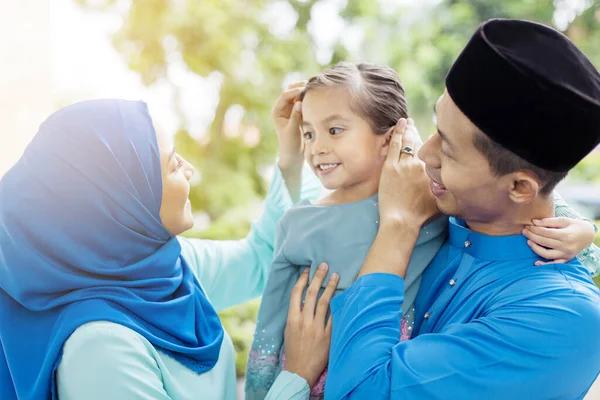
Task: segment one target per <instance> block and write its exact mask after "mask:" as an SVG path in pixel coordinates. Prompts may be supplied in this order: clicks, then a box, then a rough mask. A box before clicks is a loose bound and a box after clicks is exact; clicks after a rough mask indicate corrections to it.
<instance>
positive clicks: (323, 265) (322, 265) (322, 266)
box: [319, 263, 327, 270]
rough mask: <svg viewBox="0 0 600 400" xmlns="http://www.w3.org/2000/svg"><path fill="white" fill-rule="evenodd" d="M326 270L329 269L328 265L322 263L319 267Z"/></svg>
mask: <svg viewBox="0 0 600 400" xmlns="http://www.w3.org/2000/svg"><path fill="white" fill-rule="evenodd" d="M325 268H327V264H325V263H322V264H321V265H319V269H320V270H324V269H325Z"/></svg>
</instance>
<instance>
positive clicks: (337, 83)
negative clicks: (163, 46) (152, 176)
mask: <svg viewBox="0 0 600 400" xmlns="http://www.w3.org/2000/svg"><path fill="white" fill-rule="evenodd" d="M283 96H284V97H285V98H287V99H289V103H288V104H287V108H285V107H280V112H282V113H283V114H284V115H283V118H284V119H285V112H291V113H292V115H291V116H290V121H291V122H294V121H296V120H299V119H300V112H301V115H302V122H301V125H302V129H301V132H302V138H303V145H304V159H305V161H306V162H307V163H308V165H309V166H310V167H311V169H312V171H313V172H314V173H315V174H316V175H317V177H318V178H319V180H320V181H321V184H322V185H323V186H324V187H325V188H326V189H328V190H329V191H330V192H329V193H328V194H327V195H325V196H324V197H322V198H321V199H320V200H318V201H316V202H310V201H308V200H303V201H300V202H299V203H298V204H296V206H295V207H293V208H292V209H291V210H289V211H288V212H287V213H286V215H285V216H284V217H283V218H282V219H281V221H280V222H279V224H278V229H277V231H276V236H275V251H274V256H275V258H274V261H273V267H272V269H271V273H270V276H269V280H268V282H267V287H266V289H265V292H264V295H263V301H262V304H261V306H260V311H259V314H258V321H257V329H256V333H255V337H254V342H253V345H252V351H251V353H250V356H249V361H248V369H247V381H246V396H247V398H248V399H257V398H263V397H264V396H265V394H266V393H267V392H268V391H269V389H271V387H272V385H273V382H274V379H275V377H276V376H277V373H278V372H279V371H280V370H281V369H282V368H283V369H285V355H284V352H283V350H284V343H283V339H284V329H285V326H286V315H287V314H286V310H287V308H288V304H289V298H290V292H291V289H292V286H293V285H294V283H295V282H296V280H297V278H298V275H299V274H300V272H301V269H302V268H304V266H307V265H308V266H310V276H311V277H312V276H313V275H314V273H315V271H317V268H318V266H319V263H321V262H327V264H328V265H329V270H328V274H329V275H332V274H337V275H339V283H338V287H337V293H339V292H341V291H343V290H345V289H346V288H348V287H349V286H350V285H351V284H352V282H353V281H354V280H355V279H356V276H357V274H358V272H359V270H360V268H361V266H362V264H363V261H364V259H365V257H366V255H367V253H368V251H369V249H370V247H371V244H372V243H373V240H374V238H375V235H376V233H377V229H378V222H379V214H378V207H377V188H378V186H379V177H380V174H381V169H382V166H383V163H384V160H385V156H386V154H387V146H388V143H389V140H390V136H391V132H392V130H393V127H394V126H395V124H396V122H397V121H398V120H399V119H400V118H407V107H406V98H405V95H404V90H403V88H402V85H401V83H400V80H399V78H398V76H397V74H396V73H395V72H394V70H393V69H391V68H389V67H382V66H377V65H372V64H366V63H357V64H353V63H340V64H338V65H336V66H335V67H333V68H332V69H329V70H326V71H324V72H323V73H322V74H321V75H319V76H317V77H314V78H312V79H311V80H309V81H308V83H307V84H306V86H303V85H299V86H297V87H293V88H291V89H290V90H288V91H287V92H285V93H284V95H283ZM296 100H298V101H297V102H296V103H295V105H294V110H293V111H292V110H291V107H290V105H291V104H293V103H294V102H295V101H296ZM276 111H277V109H276ZM288 115H289V114H288ZM294 134H297V128H295V129H294V127H293V126H292V127H291V128H290V130H289V133H288V135H289V136H290V137H285V135H280V154H281V160H280V166H282V164H283V165H288V164H293V163H294V161H290V160H296V163H297V160H298V158H299V157H298V156H297V155H298V154H299V150H298V149H299V148H300V145H299V142H298V141H294V139H293V138H292V137H291V136H293V135H294ZM282 168H283V167H282ZM297 170H299V168H297ZM292 176H293V174H292ZM296 179H297V177H296ZM289 185H290V186H291V187H293V186H294V185H295V183H294V182H290V183H289ZM296 186H297V184H296ZM291 192H294V191H293V190H291ZM556 213H557V215H569V216H571V215H572V211H570V210H569V209H566V208H565V207H564V206H557V208H556ZM555 222H556V221H548V224H553V223H555ZM447 223H448V222H447V218H446V217H444V216H440V217H438V218H437V219H435V220H433V221H431V222H430V223H428V224H427V225H425V226H424V227H423V229H422V230H421V234H420V236H419V239H418V241H417V245H416V248H415V250H414V252H413V255H412V258H411V261H410V265H409V268H408V272H407V275H406V278H405V302H404V304H403V305H402V307H403V313H404V314H403V318H402V321H401V323H402V337H401V339H402V340H406V339H409V338H410V336H411V331H412V324H413V318H414V308H413V303H414V299H415V296H416V294H417V292H418V289H419V283H420V280H421V275H422V272H423V270H424V269H425V268H426V267H427V265H428V264H429V262H430V261H431V260H432V258H433V257H434V256H435V254H436V253H437V251H438V249H439V248H440V246H441V245H442V244H443V242H444V240H445V238H446V229H447ZM532 229H534V228H532ZM564 229H565V230H566V229H569V230H571V231H573V232H576V234H575V235H574V236H573V237H572V239H569V240H568V242H569V243H568V244H572V245H573V246H574V247H575V248H577V252H575V253H570V252H568V251H564V252H562V253H561V254H562V255H561V257H559V258H560V259H570V258H572V257H574V256H575V255H576V254H577V253H578V252H579V251H580V250H582V249H584V248H585V247H586V246H588V245H589V244H590V243H591V241H592V240H593V235H594V229H593V225H592V224H590V223H589V222H588V221H584V220H581V219H579V220H577V219H571V220H569V224H568V227H567V228H564ZM559 231H560V230H558V231H557V232H558V233H557V235H559V236H560V232H559ZM564 236H568V235H564ZM532 239H535V237H534V236H532ZM568 247H569V246H567V243H565V246H564V248H565V249H567V248H568ZM534 249H535V247H534ZM558 250H563V249H558ZM540 251H544V249H540ZM594 251H597V249H595V248H594ZM588 252H589V251H588ZM583 261H584V262H586V260H585V259H584V260H583ZM594 267H595V265H594ZM325 376H326V374H323V375H322V376H321V377H320V378H319V379H318V380H317V379H315V380H314V381H310V380H309V381H308V382H307V383H308V385H309V386H311V389H310V398H311V399H312V398H314V399H317V398H322V397H323V389H324V382H325ZM306 392H307V393H306V395H307V396H308V387H307V388H306Z"/></svg>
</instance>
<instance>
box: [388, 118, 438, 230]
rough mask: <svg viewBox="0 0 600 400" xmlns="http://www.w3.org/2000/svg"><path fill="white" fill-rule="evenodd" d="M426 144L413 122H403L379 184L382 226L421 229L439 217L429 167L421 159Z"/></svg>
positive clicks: (397, 130) (397, 125)
mask: <svg viewBox="0 0 600 400" xmlns="http://www.w3.org/2000/svg"><path fill="white" fill-rule="evenodd" d="M422 145H423V141H422V140H421V137H420V136H419V133H418V132H417V128H415V125H414V122H413V120H412V119H410V118H409V119H408V120H405V119H404V118H402V119H400V121H398V123H397V124H396V126H395V127H394V131H393V134H392V138H391V141H390V148H389V150H388V154H387V159H386V162H385V166H384V168H383V172H382V174H381V181H380V183H379V213H380V215H381V225H382V226H383V225H386V224H392V225H396V224H409V225H411V226H416V227H419V228H420V227H421V226H422V225H423V224H424V223H425V222H427V221H428V220H430V219H431V218H432V217H434V216H435V215H437V214H438V213H439V210H438V209H437V207H436V205H435V198H434V196H433V194H432V193H431V190H430V188H429V178H428V177H427V174H425V164H424V163H423V162H422V161H421V160H420V159H419V158H418V157H417V153H418V152H419V149H420V148H421V146H422Z"/></svg>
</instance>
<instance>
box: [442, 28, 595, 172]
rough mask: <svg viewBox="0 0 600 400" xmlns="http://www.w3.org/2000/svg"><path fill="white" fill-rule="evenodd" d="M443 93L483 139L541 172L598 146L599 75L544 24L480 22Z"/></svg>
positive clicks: (571, 162)
mask: <svg viewBox="0 0 600 400" xmlns="http://www.w3.org/2000/svg"><path fill="white" fill-rule="evenodd" d="M446 88H447V90H448V93H449V94H450V97H452V100H454V102H455V103H456V105H457V106H458V108H459V109H460V110H461V111H462V112H463V113H464V114H465V115H466V116H467V117H468V118H469V119H470V120H471V121H472V122H473V123H474V124H475V125H476V126H477V127H478V128H479V129H480V130H481V131H482V132H483V133H485V134H486V135H487V136H488V137H489V138H490V139H492V140H493V141H495V142H496V143H498V144H500V145H502V146H504V147H505V148H506V149H508V150H510V151H512V152H513V153H515V154H517V155H519V156H520V157H521V158H523V159H525V160H526V161H529V162H530V163H532V164H533V165H536V166H538V167H540V168H543V169H546V170H549V171H558V172H565V171H568V170H569V169H571V168H572V167H574V166H575V165H576V164H577V163H578V162H579V161H580V160H581V159H582V158H583V157H585V156H586V155H587V154H588V153H589V152H590V151H592V150H593V149H594V147H595V146H596V145H598V143H599V142H600V73H598V70H597V69H596V68H595V67H594V66H593V65H592V63H591V62H590V61H589V60H588V59H587V57H586V56H585V55H584V54H583V53H582V52H581V51H580V50H579V49H578V48H577V47H576V46H575V45H574V44H573V42H571V41H570V40H569V39H568V38H567V37H566V36H565V35H563V34H562V33H560V32H558V31H556V30H554V29H552V28H549V27H547V26H545V25H541V24H537V23H534V22H528V21H517V20H505V19H493V20H490V21H487V22H484V23H483V24H481V25H480V26H479V28H478V29H477V31H476V32H475V34H474V35H473V37H472V38H471V40H470V41H469V43H467V46H466V47H465V49H464V50H463V51H462V53H461V54H460V55H459V57H458V59H457V60H456V62H455V63H454V65H453V66H452V68H451V69H450V72H448V75H447V76H446Z"/></svg>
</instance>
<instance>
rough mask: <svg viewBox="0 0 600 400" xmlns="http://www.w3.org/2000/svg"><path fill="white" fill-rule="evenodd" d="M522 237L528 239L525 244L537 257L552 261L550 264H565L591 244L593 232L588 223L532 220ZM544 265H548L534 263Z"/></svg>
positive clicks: (550, 219) (562, 219)
mask: <svg viewBox="0 0 600 400" xmlns="http://www.w3.org/2000/svg"><path fill="white" fill-rule="evenodd" d="M523 235H524V236H525V237H526V238H527V239H529V240H528V241H527V244H528V245H529V246H530V247H531V248H532V250H533V251H534V252H536V253H537V254H538V255H539V256H541V257H543V258H545V259H547V260H552V261H551V262H550V263H565V262H567V261H569V260H571V259H573V258H575V257H576V256H577V254H579V253H580V252H581V251H582V250H583V249H585V248H586V247H588V246H589V245H590V244H592V242H593V241H594V235H595V232H594V226H593V225H592V224H591V223H590V222H589V221H585V220H581V219H571V218H564V217H557V218H544V219H534V220H533V225H528V226H526V227H525V229H523ZM544 264H549V263H546V262H543V261H537V262H536V263H535V265H544Z"/></svg>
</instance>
